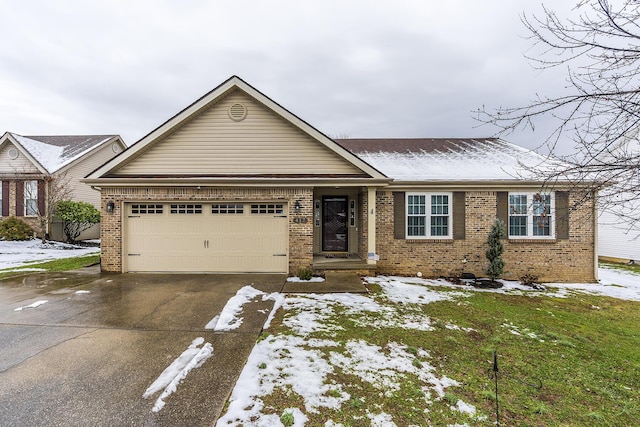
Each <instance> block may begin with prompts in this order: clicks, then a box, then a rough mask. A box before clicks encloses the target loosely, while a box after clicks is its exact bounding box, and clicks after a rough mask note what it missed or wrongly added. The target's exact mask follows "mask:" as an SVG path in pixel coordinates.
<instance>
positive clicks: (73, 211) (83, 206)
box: [56, 200, 100, 243]
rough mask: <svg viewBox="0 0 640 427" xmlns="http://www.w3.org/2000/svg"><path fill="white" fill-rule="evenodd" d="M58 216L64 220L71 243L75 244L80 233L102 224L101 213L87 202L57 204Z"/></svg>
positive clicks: (64, 201)
mask: <svg viewBox="0 0 640 427" xmlns="http://www.w3.org/2000/svg"><path fill="white" fill-rule="evenodd" d="M56 215H57V216H58V217H59V218H60V219H61V220H62V227H63V230H64V234H65V235H66V236H67V242H69V243H75V242H76V239H77V238H78V236H79V235H80V233H82V232H83V231H84V230H86V229H87V228H89V227H91V226H92V225H94V224H97V223H99V222H100V211H98V210H97V209H96V208H95V207H94V206H93V205H92V204H91V203H87V202H76V201H73V200H62V201H60V202H58V203H56Z"/></svg>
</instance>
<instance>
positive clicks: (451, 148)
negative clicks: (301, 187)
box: [336, 138, 557, 181]
mask: <svg viewBox="0 0 640 427" xmlns="http://www.w3.org/2000/svg"><path fill="white" fill-rule="evenodd" d="M336 142H337V143H338V144H340V145H341V146H343V147H344V148H346V149H347V150H349V151H351V152H352V153H354V154H355V155H357V156H358V157H360V158H361V159H362V160H364V161H365V162H367V163H369V164H370V165H371V166H373V167H374V168H376V169H378V170H379V171H380V172H382V173H383V174H385V175H386V176H388V177H390V178H393V179H394V180H395V181H504V180H508V181H512V180H528V181H536V180H538V179H543V178H542V174H541V173H536V171H540V170H542V169H545V170H546V169H547V168H549V167H553V164H554V163H556V162H557V160H553V159H549V158H547V157H544V156H541V155H540V154H537V153H535V152H534V151H531V150H528V149H526V148H523V147H520V146H518V145H515V144H511V143H509V142H507V141H503V140H501V139H498V138H416V139H336Z"/></svg>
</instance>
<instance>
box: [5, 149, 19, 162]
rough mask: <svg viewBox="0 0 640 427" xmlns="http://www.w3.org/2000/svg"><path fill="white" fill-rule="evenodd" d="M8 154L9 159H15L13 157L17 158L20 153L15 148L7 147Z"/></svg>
mask: <svg viewBox="0 0 640 427" xmlns="http://www.w3.org/2000/svg"><path fill="white" fill-rule="evenodd" d="M8 154H9V158H10V159H11V160H15V159H17V158H18V155H19V154H20V153H18V150H16V149H15V148H9V153H8Z"/></svg>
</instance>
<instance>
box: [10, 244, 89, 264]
mask: <svg viewBox="0 0 640 427" xmlns="http://www.w3.org/2000/svg"><path fill="white" fill-rule="evenodd" d="M99 252H100V248H99V247H84V246H76V245H70V244H68V243H61V242H47V243H45V244H42V241H41V240H40V239H36V240H25V241H15V242H9V241H4V240H0V270H3V269H8V268H12V269H13V268H16V267H22V266H25V265H29V264H32V263H34V262H43V261H51V260H54V259H62V258H73V257H77V256H82V255H88V254H96V253H99Z"/></svg>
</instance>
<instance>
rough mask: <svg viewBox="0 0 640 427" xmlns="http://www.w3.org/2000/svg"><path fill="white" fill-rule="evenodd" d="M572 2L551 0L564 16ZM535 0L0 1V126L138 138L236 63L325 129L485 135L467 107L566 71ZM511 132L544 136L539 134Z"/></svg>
mask: <svg viewBox="0 0 640 427" xmlns="http://www.w3.org/2000/svg"><path fill="white" fill-rule="evenodd" d="M575 2H576V0H553V1H552V2H551V1H548V2H547V4H548V5H549V6H550V7H551V8H553V9H555V10H558V11H559V12H560V13H561V14H565V13H566V12H567V11H568V10H570V9H571V7H572V6H573V5H574V4H575ZM541 10H542V9H541V2H540V0H518V1H514V0H446V1H445V0H439V1H435V0H415V1H403V0H393V1H348V0H339V1H330V0H322V1H304V0H294V1H284V0H283V1H267V0H262V1H257V0H256V1H242V0H240V1H238V0H236V1H132V0H129V1H118V0H110V1H86V0H82V1H55V2H53V1H19V2H18V1H11V0H0V11H1V13H2V17H3V19H2V25H0V40H2V42H1V43H0V64H1V66H0V118H1V123H2V129H0V131H2V132H4V131H10V132H16V133H19V134H22V135H56V134H58V135H61V134H112V133H113V134H120V135H121V136H122V137H123V138H124V140H125V142H126V143H127V144H129V145H131V144H133V143H134V142H136V141H137V140H138V139H140V138H141V137H143V136H144V135H146V134H147V133H148V132H150V131H151V130H153V129H154V128H156V127H157V126H159V125H160V124H162V123H163V122H164V121H166V120H167V119H169V118H170V117H171V116H173V115H174V114H176V113H177V112H178V111H180V110H181V109H183V108H184V107H186V106H187V105H189V104H191V103H192V102H193V101H195V100H196V99H198V98H199V97H200V96H202V95H204V94H205V93H207V92H208V91H210V90H211V89H213V88H215V87H216V86H217V85H219V84H220V83H222V82H223V81H225V80H226V79H227V78H229V77H230V76H232V75H238V76H240V77H241V78H243V79H244V80H245V81H247V82H248V83H249V84H251V85H253V86H254V87H256V88H257V89H258V90H260V91H261V92H263V93H264V94H265V95H267V96H269V97H270V98H272V99H273V100H274V101H276V102H278V103H280V104H281V105H282V106H284V107H285V108H287V109H289V110H290V111H291V112H293V113H294V114H296V115H298V116H299V117H300V118H302V119H304V120H306V121H307V122H309V123H310V124H312V125H313V126H315V127H317V128H318V129H319V130H321V131H322V132H324V133H326V134H327V135H329V136H334V137H336V136H340V137H351V138H357V137H471V136H475V137H481V136H492V135H493V133H494V132H495V129H493V128H490V127H479V128H478V122H476V121H475V120H473V115H472V111H473V110H475V109H477V108H479V107H482V106H483V105H486V106H492V107H497V106H500V105H502V106H517V105H522V104H525V103H526V102H527V101H528V100H529V99H531V98H533V97H534V95H535V94H536V93H551V91H552V90H553V88H558V87H562V86H563V85H564V75H563V73H562V70H555V71H553V72H544V73H540V72H539V71H536V70H534V69H533V68H532V67H531V65H530V64H529V63H528V62H527V60H526V59H525V58H524V56H523V54H524V53H525V51H526V50H527V49H528V48H529V47H530V44H531V42H530V41H528V40H526V39H525V38H524V36H526V35H527V33H526V31H525V29H524V27H523V25H522V23H521V22H520V17H521V15H522V13H523V12H524V13H527V15H534V14H537V15H540V14H541ZM544 132H545V126H544V125H543V126H541V127H539V128H538V129H536V132H534V133H531V132H519V133H517V134H513V135H510V136H507V137H505V139H507V140H508V141H511V142H514V143H516V144H520V145H523V146H526V147H529V148H535V147H536V146H537V145H538V144H539V143H541V142H542V141H543V139H544V137H545V136H547V135H546V134H545V133H544Z"/></svg>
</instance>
